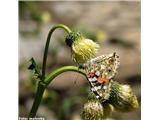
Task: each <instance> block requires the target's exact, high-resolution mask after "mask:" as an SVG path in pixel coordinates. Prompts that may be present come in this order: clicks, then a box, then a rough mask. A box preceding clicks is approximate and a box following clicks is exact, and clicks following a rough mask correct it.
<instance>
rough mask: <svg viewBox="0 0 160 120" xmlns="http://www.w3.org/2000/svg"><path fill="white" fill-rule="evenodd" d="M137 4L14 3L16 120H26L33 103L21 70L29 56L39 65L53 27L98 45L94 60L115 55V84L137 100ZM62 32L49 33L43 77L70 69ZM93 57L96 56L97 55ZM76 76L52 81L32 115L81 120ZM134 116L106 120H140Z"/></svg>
mask: <svg viewBox="0 0 160 120" xmlns="http://www.w3.org/2000/svg"><path fill="white" fill-rule="evenodd" d="M140 20H141V15H140V2H138V1H137V2H134V1H132V2H131V1H130V2H129V1H128V2H127V1H125V2H123V1H121V2H118V1H116V2H65V1H63V2H58V1H57V2H56V1H52V2H51V1H50V2H33V1H28V2H26V1H19V116H20V117H26V116H27V115H28V113H29V111H30V109H31V106H32V102H33V100H34V94H35V90H36V88H35V86H36V81H35V79H34V78H33V77H32V75H33V74H32V72H31V71H29V70H28V69H27V68H28V66H29V60H30V58H31V57H34V58H35V60H36V62H37V63H38V64H39V65H40V67H41V64H42V57H43V51H44V46H45V42H46V38H47V34H48V32H49V30H50V28H51V27H52V26H53V25H55V24H59V23H61V24H65V25H67V26H69V27H70V28H72V29H74V30H79V31H81V32H82V33H83V34H84V35H85V36H86V37H88V38H90V39H92V40H94V41H96V42H98V43H99V44H100V46H101V48H100V51H99V53H98V55H102V54H107V53H111V52H114V51H116V52H117V53H118V54H119V56H120V60H121V65H120V68H119V70H118V74H117V75H116V78H115V80H116V81H119V82H120V83H124V84H129V85H131V87H132V88H133V90H134V92H135V94H136V95H137V97H138V100H139V103H140V100H141V90H140V89H141V68H140V67H141V52H140V50H141V48H140V35H141V28H140ZM65 36H66V33H64V32H63V31H62V30H60V29H58V30H56V31H55V32H54V34H53V36H52V39H51V43H50V48H49V54H48V61H47V73H49V72H51V71H52V70H54V69H56V68H59V67H61V66H65V65H75V63H74V62H72V60H71V53H70V49H69V48H68V47H67V46H66V45H65V42H64V38H65ZM98 55H97V56H98ZM89 89H90V88H89V84H88V82H87V80H86V79H85V78H84V77H83V76H82V75H80V74H77V73H74V72H66V73H63V74H62V75H60V76H58V77H57V78H56V79H55V80H54V82H52V83H51V85H50V86H49V87H48V89H47V90H46V91H45V94H44V96H43V101H42V104H41V105H40V107H39V110H38V112H37V116H43V117H45V118H46V120H81V117H80V114H81V110H82V108H83V104H84V103H85V102H86V100H87V95H88V93H89V92H90V90H89ZM140 116H141V112H140V108H139V109H138V110H136V111H134V112H128V113H119V112H114V113H113V115H112V118H111V120H140Z"/></svg>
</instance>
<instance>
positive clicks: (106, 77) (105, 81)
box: [83, 52, 120, 102]
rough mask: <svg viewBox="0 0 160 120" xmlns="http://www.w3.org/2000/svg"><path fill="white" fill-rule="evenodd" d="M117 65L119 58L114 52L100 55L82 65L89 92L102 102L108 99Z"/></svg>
mask: <svg viewBox="0 0 160 120" xmlns="http://www.w3.org/2000/svg"><path fill="white" fill-rule="evenodd" d="M119 65H120V60H119V56H118V55H117V54H116V53H115V52H114V53H111V54H108V55H101V56H99V57H96V58H93V59H91V60H89V61H88V62H86V63H85V64H83V69H84V70H85V72H86V74H87V79H88V81H89V83H90V86H91V91H92V92H93V93H94V94H95V96H96V98H97V99H99V100H100V101H102V102H104V101H106V100H108V99H109V96H110V92H111V80H112V79H113V78H114V76H115V75H116V73H117V68H118V67H119Z"/></svg>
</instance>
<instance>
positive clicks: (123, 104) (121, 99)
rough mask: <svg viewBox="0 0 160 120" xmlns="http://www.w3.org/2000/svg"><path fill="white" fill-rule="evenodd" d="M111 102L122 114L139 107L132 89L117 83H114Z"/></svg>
mask: <svg viewBox="0 0 160 120" xmlns="http://www.w3.org/2000/svg"><path fill="white" fill-rule="evenodd" d="M109 102H110V104H112V105H113V106H114V108H115V109H116V110H118V111H121V112H128V111H133V110H135V109H137V108H138V107H139V104H138V100H137V97H136V95H135V94H134V93H133V91H132V89H131V87H130V86H129V85H121V84H119V83H118V82H115V81H112V85H111V94H110V99H109Z"/></svg>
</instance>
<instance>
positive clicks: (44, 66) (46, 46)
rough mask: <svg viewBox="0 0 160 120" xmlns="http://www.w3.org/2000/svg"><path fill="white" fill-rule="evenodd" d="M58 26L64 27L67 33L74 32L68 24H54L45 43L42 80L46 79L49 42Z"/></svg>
mask: <svg viewBox="0 0 160 120" xmlns="http://www.w3.org/2000/svg"><path fill="white" fill-rule="evenodd" d="M57 28H62V29H63V30H65V31H66V32H67V33H70V32H72V31H71V30H70V29H69V28H68V27H67V26H65V25H63V24H58V25H55V26H53V27H52V28H51V29H50V31H49V33H48V36H47V41H46V45H45V50H44V56H43V65H42V81H43V80H44V79H45V70H46V62H47V54H48V48H49V43H50V39H51V36H52V33H53V32H54V31H55V30H56V29H57Z"/></svg>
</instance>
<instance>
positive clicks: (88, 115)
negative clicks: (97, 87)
mask: <svg viewBox="0 0 160 120" xmlns="http://www.w3.org/2000/svg"><path fill="white" fill-rule="evenodd" d="M82 118H83V120H103V106H102V104H101V103H100V102H99V101H97V100H90V101H88V102H87V103H85V104H84V109H83V113H82Z"/></svg>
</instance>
